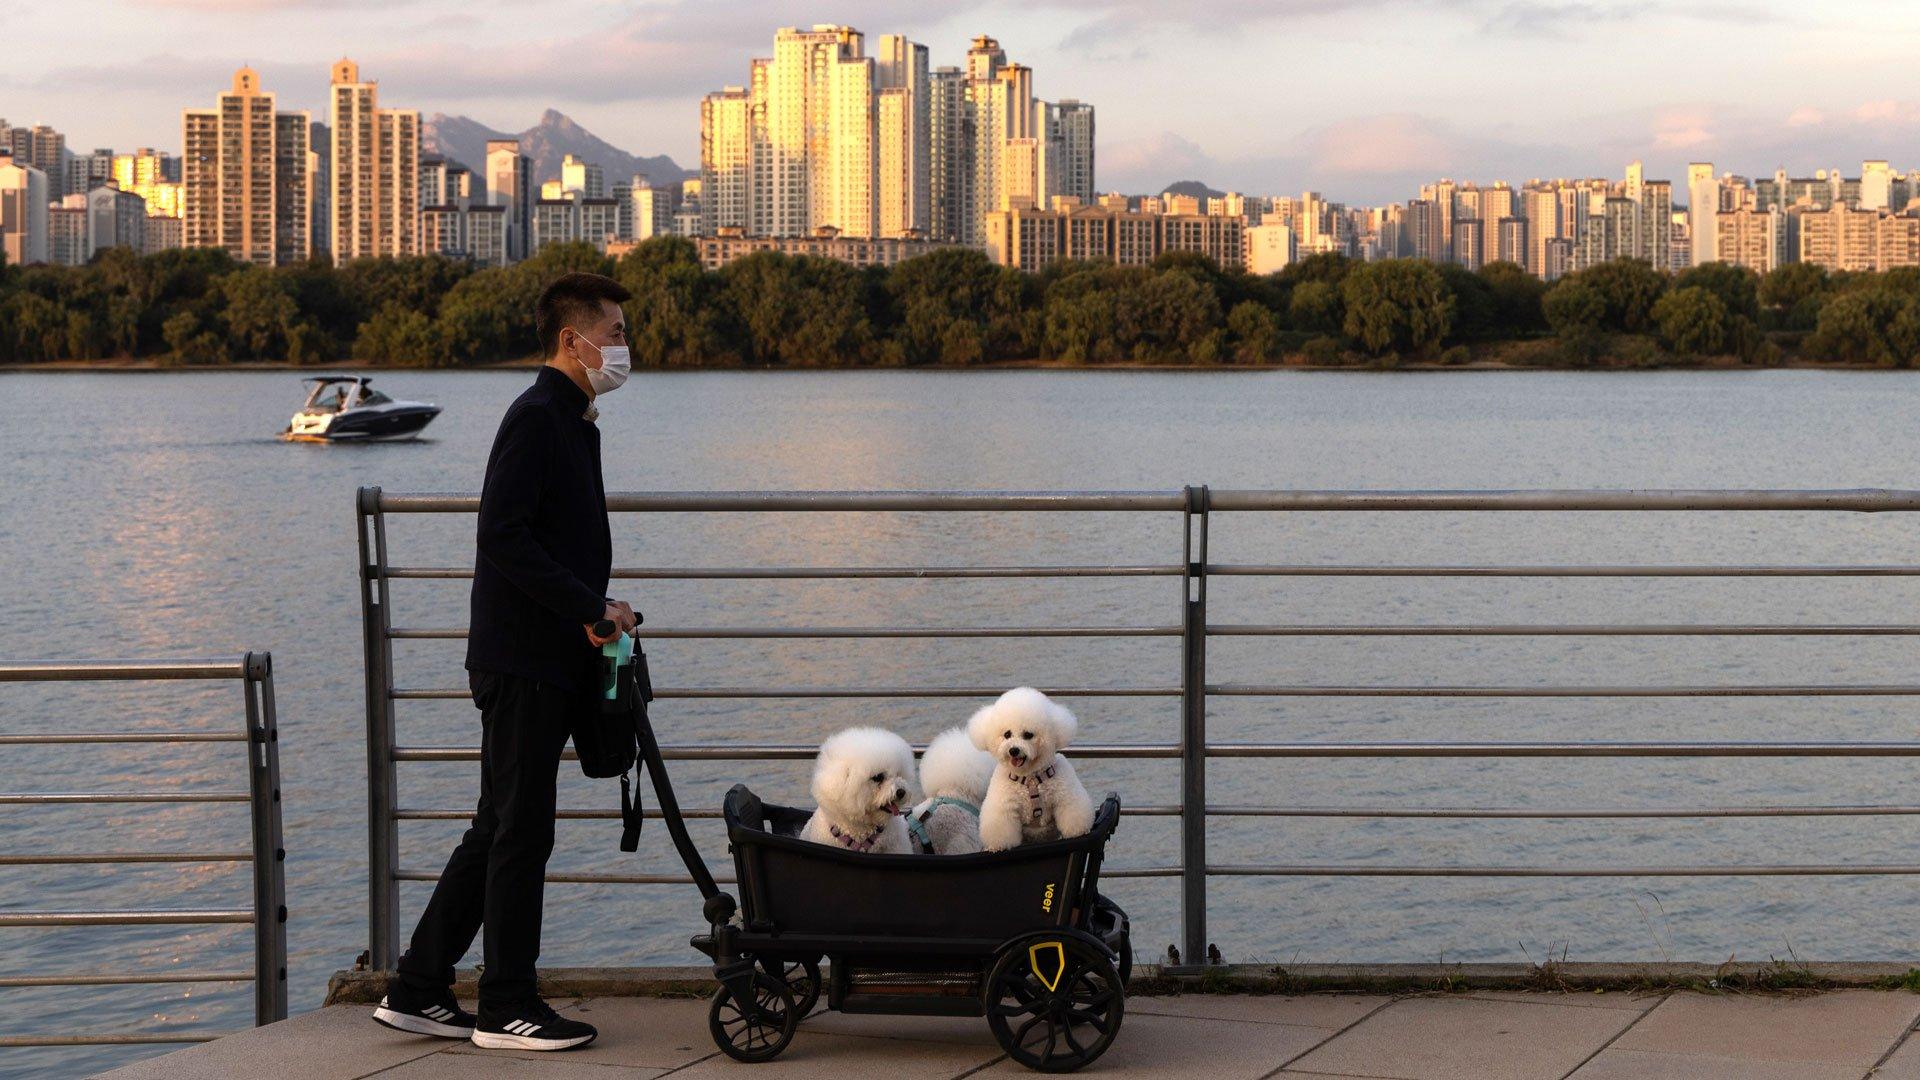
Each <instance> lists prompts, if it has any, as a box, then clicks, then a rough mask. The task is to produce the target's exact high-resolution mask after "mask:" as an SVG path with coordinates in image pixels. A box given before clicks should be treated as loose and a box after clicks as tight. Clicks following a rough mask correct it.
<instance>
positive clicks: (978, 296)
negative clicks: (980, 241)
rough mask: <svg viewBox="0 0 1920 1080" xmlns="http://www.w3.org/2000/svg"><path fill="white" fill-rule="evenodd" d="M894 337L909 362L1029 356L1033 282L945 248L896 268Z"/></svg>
mask: <svg viewBox="0 0 1920 1080" xmlns="http://www.w3.org/2000/svg"><path fill="white" fill-rule="evenodd" d="M887 292H888V299H889V302H890V303H891V305H892V308H893V311H894V314H895V318H896V319H897V322H896V324H895V326H894V329H893V334H892V336H893V339H894V340H895V341H896V342H898V343H899V346H900V349H901V352H902V359H903V360H904V361H905V362H906V363H909V364H931V363H938V364H975V363H982V362H986V361H991V360H1002V359H1008V358H1011V357H1015V356H1021V355H1024V354H1026V352H1027V351H1028V349H1029V342H1028V341H1027V327H1026V324H1025V320H1024V319H1023V317H1022V316H1023V314H1024V310H1025V308H1026V306H1027V305H1028V303H1029V302H1030V301H1029V299H1028V295H1027V293H1028V278H1027V275H1025V274H1023V273H1022V272H1021V271H1019V270H1015V269H1013V268H1011V267H1006V266H996V265H994V264H993V262H992V260H990V259H988V258H987V257H986V255H985V254H983V253H981V252H978V251H973V250H969V249H966V248H945V249H942V250H940V251H936V252H933V253H932V254H929V255H922V256H920V257H919V258H916V259H908V260H907V261H906V262H903V263H901V264H899V265H898V266H895V267H894V268H893V271H892V273H891V274H890V275H888V278H887Z"/></svg>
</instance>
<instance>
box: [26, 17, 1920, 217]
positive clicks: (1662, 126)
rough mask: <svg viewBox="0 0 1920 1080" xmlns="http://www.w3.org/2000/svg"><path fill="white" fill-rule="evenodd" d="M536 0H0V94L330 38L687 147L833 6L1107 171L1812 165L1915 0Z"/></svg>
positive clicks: (216, 74) (528, 113)
mask: <svg viewBox="0 0 1920 1080" xmlns="http://www.w3.org/2000/svg"><path fill="white" fill-rule="evenodd" d="M553 7H555V9H556V10H555V11H554V12H551V13H549V16H551V17H549V16H543V18H542V20H541V22H540V25H541V26H542V27H552V26H594V25H604V26H606V27H607V28H608V29H607V30H606V31H605V32H604V33H593V32H589V31H580V32H579V33H577V34H574V35H571V36H549V35H536V36H533V37H530V38H529V37H527V36H526V35H525V33H524V32H525V29H526V25H527V23H526V20H525V18H524V15H522V14H520V12H521V11H522V10H523V9H519V8H516V7H511V6H508V5H505V4H501V3H494V2H491V0H480V2H477V3H465V4H460V5H455V4H453V3H451V2H449V0H397V2H394V3H388V4H381V5H370V4H365V3H360V2H357V0H347V2H346V3H334V4H322V3H319V2H317V0H75V2H74V3H71V4H68V5H63V6H62V7H61V8H60V9H59V10H57V11H50V10H45V9H44V8H43V7H42V6H34V7H27V6H24V5H8V6H7V7H6V8H5V9H4V10H0V39H8V40H22V41H27V40H30V41H35V42H38V43H41V47H36V48H33V49H24V50H17V51H15V52H13V53H12V54H11V57H10V65H9V68H8V70H7V71H6V72H5V73H4V74H0V102H4V103H5V109H4V110H0V111H4V112H6V113H7V115H9V116H10V117H11V118H13V119H14V120H15V121H16V122H27V123H33V122H44V123H48V124H51V125H53V126H55V127H58V128H61V129H62V130H64V131H67V132H69V133H70V134H71V135H72V136H73V137H74V139H75V141H76V145H79V144H85V145H89V146H90V145H102V146H106V145H112V146H133V145H154V144H158V145H162V146H165V145H167V144H166V143H165V142H164V141H160V140H157V139H156V136H155V134H154V133H155V132H156V131H163V132H164V131H171V130H174V129H175V124H174V123H169V122H166V121H167V118H168V117H169V115H170V114H171V115H173V116H177V112H176V111H175V110H177V109H178V107H179V105H178V104H177V103H178V102H179V101H181V100H188V99H193V98H200V97H203V96H204V93H205V87H206V86H208V85H213V86H218V85H220V84H222V83H224V82H225V81H226V79H227V78H228V76H229V75H230V74H231V72H232V70H233V69H234V68H235V67H237V66H239V65H240V64H241V63H247V64H249V65H250V66H252V67H254V68H255V69H257V70H259V71H260V72H261V76H262V80H263V82H264V83H266V84H267V85H269V86H273V87H276V88H278V89H279V93H280V97H281V101H280V107H281V108H283V109H306V110H310V111H312V112H313V113H314V114H315V116H316V117H319V116H324V115H325V105H326V96H325V95H326V88H325V86H324V84H322V85H314V84H313V80H312V79H311V76H310V74H308V73H310V72H311V71H313V70H315V68H316V67H321V68H324V66H325V65H326V64H330V63H331V62H333V61H334V60H337V59H338V58H339V57H340V56H342V55H352V56H353V57H354V58H355V59H357V60H359V61H360V62H361V63H362V64H363V65H365V66H366V67H367V68H368V69H370V70H378V71H380V72H381V82H382V93H383V94H390V95H392V96H393V97H394V98H395V99H396V100H404V101H406V102H407V103H408V104H409V105H411V106H413V107H417V108H419V109H420V110H421V111H422V113H423V114H431V113H434V112H444V113H448V114H452V115H467V116H471V117H473V118H474V119H477V120H480V121H481V122H483V123H487V124H489V125H492V126H495V127H499V128H505V129H509V130H512V129H517V128H518V127H520V126H522V125H523V124H524V123H525V122H527V121H528V120H530V119H531V118H533V117H535V116H537V115H538V114H539V112H540V111H541V110H543V109H544V108H546V107H549V106H551V107H555V108H559V109H561V110H562V111H564V112H567V113H568V114H569V115H571V116H574V117H575V118H576V119H578V120H579V121H580V122H581V123H582V124H584V125H585V126H587V127H588V128H590V129H592V130H594V131H595V132H596V133H598V134H600V135H601V136H602V137H604V138H607V139H608V140H609V141H612V142H614V143H615V144H617V145H620V146H622V147H624V148H626V149H628V150H631V151H634V152H637V153H666V154H669V155H671V156H673V157H674V159H675V160H676V161H677V162H678V163H680V164H681V165H683V166H686V167H689V168H692V167H695V163H697V160H698V142H697V138H698V110H699V101H700V99H701V97H703V96H704V95H705V94H706V93H707V92H709V91H710V90H711V89H713V88H714V87H717V86H722V85H729V84H733V83H737V82H738V81H739V80H740V75H739V72H740V70H741V69H742V66H743V65H744V64H745V63H746V62H747V61H748V60H749V59H751V58H752V57H754V56H758V55H761V54H762V53H763V52H764V51H765V41H766V34H767V29H768V27H770V26H778V25H807V24H810V23H812V22H838V23H844V24H848V25H852V26H854V27H856V28H858V29H861V30H863V31H865V32H867V33H869V34H873V35H878V34H881V33H899V34H903V35H905V36H907V37H910V38H912V39H913V40H915V41H920V42H924V43H926V44H928V45H929V46H930V48H931V49H932V50H933V51H934V52H935V53H936V54H948V55H952V54H954V53H956V52H958V51H960V50H962V49H964V47H965V42H966V41H967V40H968V39H969V38H970V37H971V36H973V35H975V34H979V33H990V34H993V35H994V36H996V37H997V38H999V39H1000V40H1001V41H1002V42H1003V43H1004V44H1005V45H1006V47H1007V49H1008V51H1009V53H1013V54H1017V55H1019V56H1020V57H1021V58H1022V60H1023V61H1025V62H1027V63H1030V64H1031V65H1032V66H1033V67H1034V69H1035V71H1036V72H1038V73H1039V76H1038V79H1037V81H1036V85H1035V88H1034V91H1035V94H1036V95H1037V96H1041V97H1045V98H1048V99H1057V98H1063V97H1076V98H1081V99H1084V100H1090V101H1095V102H1102V103H1104V104H1105V105H1106V108H1105V110H1104V115H1103V117H1102V121H1101V145H1100V154H1101V185H1100V186H1101V188H1102V190H1121V191H1129V192H1134V193H1144V192H1150V191H1157V190H1159V189H1160V188H1162V187H1164V186H1165V185H1166V184H1168V183H1171V182H1173V181H1176V180H1182V179H1197V180H1201V181H1204V182H1206V183H1208V184H1210V185H1212V186H1214V187H1216V188H1221V189H1226V190H1240V191H1261V192H1280V191H1289V190H1307V189H1312V190H1319V191H1323V192H1326V193H1327V194H1328V195H1329V197H1332V198H1336V199H1341V200H1343V201H1346V202H1349V203H1380V202H1386V201H1390V200H1396V199H1404V198H1405V197H1406V192H1407V190H1408V189H1409V188H1414V187H1417V186H1418V184H1419V183H1422V182H1426V181H1429V180H1431V179H1432V178H1433V177H1435V176H1445V175H1453V176H1461V177H1463V178H1465V177H1472V178H1480V179H1486V180H1490V179H1494V178H1500V179H1508V180H1511V181H1515V182H1519V181H1524V180H1526V179H1529V178H1532V177H1553V176H1587V175H1610V174H1612V173H1613V172H1614V171H1615V170H1616V169H1617V168H1618V163H1619V162H1620V161H1623V160H1632V159H1640V160H1644V161H1645V162H1646V163H1647V172H1648V174H1649V175H1661V176H1672V177H1678V176H1681V175H1683V174H1684V169H1685V166H1686V164H1687V163H1688V162H1689V161H1693V160H1702V159H1708V160H1714V161H1716V162H1724V163H1725V164H1723V165H1722V168H1723V169H1731V170H1733V171H1737V172H1744V173H1747V174H1755V173H1765V172H1771V171H1772V170H1773V169H1774V168H1775V167H1777V166H1784V167H1785V168H1786V169H1787V170H1788V171H1789V172H1792V173H1795V174H1810V173H1812V172H1813V171H1814V170H1816V169H1820V168H1833V167H1836V166H1837V167H1841V168H1848V167H1850V163H1853V162H1857V161H1859V160H1862V159H1866V158H1876V157H1886V156H1892V157H1895V158H1896V159H1897V158H1898V157H1899V156H1900V154H1899V148H1900V146H1901V145H1902V144H1903V143H1905V142H1907V141H1913V140H1920V101H1911V100H1903V99H1902V98H1900V97H1899V95H1898V94H1897V92H1896V91H1895V90H1894V89H1893V88H1894V86H1895V85H1896V83H1895V80H1894V79H1893V78H1892V76H1893V75H1894V73H1895V72H1897V71H1898V70H1900V69H1899V67H1898V65H1897V60H1898V59H1899V58H1900V56H1901V54H1902V53H1904V52H1910V50H1911V48H1912V46H1913V45H1914V44H1916V43H1920V13H1915V12H1912V11H1908V10H1903V9H1902V8H1900V7H1899V6H1897V5H1893V4H1887V3H1878V2H1872V3H1855V4H1851V5H1849V13H1850V15H1852V16H1853V17H1851V18H1848V19H1845V20H1836V19H1832V18H1831V17H1830V15H1831V13H1830V12H1829V13H1827V15H1828V16H1829V17H1821V16H1817V15H1814V14H1805V13H1801V12H1799V11H1797V10H1796V9H1794V8H1793V7H1791V6H1790V5H1786V4H1783V3H1777V2H1774V0H1764V2H1760V3H1753V4H1745V5H1733V6H1725V5H1722V6H1699V5H1691V6H1689V5H1661V6H1649V5H1644V4H1642V5H1618V4H1609V3H1604V2H1600V3H1583V4H1572V5H1557V4H1547V3H1532V2H1526V0H1522V2H1519V3H1499V4H1482V3H1478V2H1476V0H1459V2H1456V3H1450V4H1447V5H1444V6H1440V7H1433V6H1418V7H1416V6H1413V5H1406V4H1399V3H1388V4H1385V5H1375V6H1374V7H1373V8H1371V9H1369V10H1370V11H1371V12H1372V13H1373V14H1374V15H1375V16H1376V17H1370V18H1367V19H1357V18H1355V17H1354V16H1355V12H1356V11H1357V10H1358V9H1355V8H1352V7H1350V6H1349V5H1347V4H1346V3H1344V2H1343V0H1314V2H1313V3H1310V4H1304V5H1287V6H1278V7H1276V6H1272V5H1254V4H1246V3H1238V2H1225V3H1215V4H1211V5H1188V6H1185V7H1183V8H1182V9H1181V10H1179V11H1169V12H1164V13H1162V12H1159V11H1158V9H1149V8H1147V7H1146V6H1145V5H1140V4H1132V3H1123V4H1119V5H1098V6H1096V5H1091V4H1082V3H1078V2H1076V0H1055V2H1053V3H1041V4H1035V5H1023V6H1020V7H1014V6H1011V5H1003V4H983V5H982V4H976V5H966V6H956V5H923V6H918V7H915V8H912V9H901V8H897V7H895V6H893V5H887V4H877V3H870V2H861V3H846V4H839V5H834V6H832V7H828V8H825V9H821V10H814V11H800V10H796V9H793V8H792V7H790V6H786V5H770V4H764V3H744V4H738V5H731V6H729V7H728V8H727V9H726V10H725V11H724V12H718V13H716V12H713V11H711V10H709V9H704V8H701V7H699V6H695V5H690V4H685V3H672V2H670V3H662V4H654V5H649V6H647V7H645V8H638V9H635V8H627V9H617V8H616V9H609V8H607V7H606V6H605V5H603V4H597V3H589V2H587V0H562V2H560V3H558V4H556V5H553ZM1842 24H1844V25H1842ZM1869 27H1870V28H1871V31H1872V32H1871V33H1865V32H1863V30H1865V29H1867V28H1869ZM210 43H213V44H214V45H215V47H214V48H212V49H209V48H208V45H209V44H210ZM1276 60H1278V61H1281V62H1279V63H1276V62H1275V61H1276ZM1543 80H1551V82H1550V83H1546V82H1543ZM1576 133H1577V136H1576ZM173 149H176V150H177V149H178V148H177V147H173Z"/></svg>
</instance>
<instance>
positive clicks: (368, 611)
mask: <svg viewBox="0 0 1920 1080" xmlns="http://www.w3.org/2000/svg"><path fill="white" fill-rule="evenodd" d="M358 512H359V526H360V528H359V535H360V624H361V634H362V637H363V639H364V646H365V663H366V674H367V948H368V952H369V960H370V963H371V965H372V967H373V968H374V970H376V971H392V970H393V969H394V966H395V965H396V964H398V963H399V960H400V948H399V927H400V886H399V882H397V881H396V880H395V879H394V870H395V868H397V867H398V866H399V844H400V831H399V825H398V823H397V822H396V821H395V820H394V816H393V814H394V808H395V800H396V795H395V783H396V781H395V777H394V770H393V731H394V723H393V638H392V636H391V634H390V631H391V630H392V629H393V618H392V616H391V614H390V613H389V611H388V600H389V594H388V589H387V519H386V514H385V513H384V512H383V511H382V510H381V509H380V489H379V488H378V487H363V488H361V489H360V494H359V502H358Z"/></svg>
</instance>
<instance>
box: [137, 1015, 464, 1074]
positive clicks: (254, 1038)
mask: <svg viewBox="0 0 1920 1080" xmlns="http://www.w3.org/2000/svg"><path fill="white" fill-rule="evenodd" d="M447 1045H448V1041H447V1040H445V1039H428V1038H423V1037H421V1036H419V1035H407V1034H404V1033H402V1032H398V1031H390V1030H388V1029H386V1028H383V1027H381V1026H380V1025H379V1024H376V1023H374V1022H373V1007H372V1006H370V1005H337V1006H334V1007H333V1008H330V1009H320V1010H317V1011H315V1012H310V1013H301V1014H300V1015H299V1016H295V1017H293V1018H291V1019H288V1020H282V1021H280V1022H279V1023H277V1024H268V1025H267V1026H266V1027H257V1028H249V1029H247V1030H246V1031H241V1032H237V1033H235V1034H232V1035H229V1036H227V1037H225V1038H223V1039H216V1040H215V1041H213V1042H210V1043H201V1044H199V1045H197V1046H191V1047H188V1048H187V1049H184V1050H175V1051H174V1052H172V1053H170V1054H161V1055H159V1056H157V1057H150V1058H147V1059H146V1060H145V1061H139V1062H135V1063H134V1064H132V1065H128V1066H125V1067H124V1068H119V1069H115V1070H113V1071H112V1072H108V1073H102V1074H101V1076H102V1078H103V1080H107V1078H110V1080H259V1078H260V1077H262V1076H271V1077H272V1078H273V1080H358V1078H359V1077H363V1076H370V1075H372V1074H374V1073H377V1072H380V1071H381V1070H383V1069H389V1068H392V1067H394V1066H396V1065H400V1064H404V1063H405V1062H408V1061H412V1060H413V1059H415V1058H420V1057H424V1056H426V1055H428V1054H431V1053H434V1052H435V1051H438V1050H442V1049H445V1048H446V1046H447Z"/></svg>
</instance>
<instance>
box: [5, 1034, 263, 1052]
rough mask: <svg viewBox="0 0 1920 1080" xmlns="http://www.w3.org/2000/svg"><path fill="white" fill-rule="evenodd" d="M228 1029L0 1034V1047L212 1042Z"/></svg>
mask: <svg viewBox="0 0 1920 1080" xmlns="http://www.w3.org/2000/svg"><path fill="white" fill-rule="evenodd" d="M231 1034H233V1033H232V1032H230V1031H215V1032H208V1033H193V1032H167V1033H156V1034H153V1035H0V1048H6V1049H21V1048H24V1047H29V1046H145V1045H148V1044H158V1043H204V1042H212V1041H213V1040H215V1039H218V1038H220V1037H221V1036H223V1035H231Z"/></svg>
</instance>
